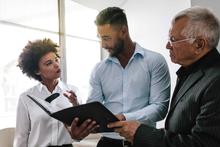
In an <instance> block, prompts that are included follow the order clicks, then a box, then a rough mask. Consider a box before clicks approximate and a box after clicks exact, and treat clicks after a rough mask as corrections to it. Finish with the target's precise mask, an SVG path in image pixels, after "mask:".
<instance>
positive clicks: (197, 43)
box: [195, 39, 206, 50]
mask: <svg viewBox="0 0 220 147" xmlns="http://www.w3.org/2000/svg"><path fill="white" fill-rule="evenodd" d="M205 44H206V41H205V40H204V39H196V40H195V47H196V49H199V50H201V49H203V48H205Z"/></svg>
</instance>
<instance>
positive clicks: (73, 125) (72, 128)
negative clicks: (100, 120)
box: [71, 117, 79, 131]
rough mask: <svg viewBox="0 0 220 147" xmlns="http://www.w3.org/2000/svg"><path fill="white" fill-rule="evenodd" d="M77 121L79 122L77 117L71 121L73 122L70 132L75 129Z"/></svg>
mask: <svg viewBox="0 0 220 147" xmlns="http://www.w3.org/2000/svg"><path fill="white" fill-rule="evenodd" d="M78 121H79V118H78V117H76V118H74V119H73V121H72V123H71V131H74V129H75V128H76V127H77V124H78Z"/></svg>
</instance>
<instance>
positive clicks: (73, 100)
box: [63, 90, 79, 106]
mask: <svg viewBox="0 0 220 147" xmlns="http://www.w3.org/2000/svg"><path fill="white" fill-rule="evenodd" d="M63 95H64V96H65V97H67V98H68V100H69V102H70V103H72V104H73V106H77V105H79V102H78V100H77V96H76V94H75V92H73V91H72V90H69V91H68V90H67V91H66V92H64V93H63Z"/></svg>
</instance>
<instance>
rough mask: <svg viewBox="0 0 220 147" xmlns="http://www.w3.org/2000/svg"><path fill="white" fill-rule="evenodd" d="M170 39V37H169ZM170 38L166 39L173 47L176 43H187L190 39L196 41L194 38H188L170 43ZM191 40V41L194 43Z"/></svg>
mask: <svg viewBox="0 0 220 147" xmlns="http://www.w3.org/2000/svg"><path fill="white" fill-rule="evenodd" d="M171 38H172V37H171ZM171 38H169V39H168V42H169V44H170V45H171V46H173V45H175V44H176V43H181V42H184V41H189V40H191V39H194V40H195V39H196V38H193V37H190V38H184V39H180V40H177V41H172V40H171ZM194 40H193V41H194Z"/></svg>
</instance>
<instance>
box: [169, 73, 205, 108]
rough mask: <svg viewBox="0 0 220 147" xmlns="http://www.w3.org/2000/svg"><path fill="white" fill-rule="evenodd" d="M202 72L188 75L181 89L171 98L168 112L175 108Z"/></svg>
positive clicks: (200, 76)
mask: <svg viewBox="0 0 220 147" xmlns="http://www.w3.org/2000/svg"><path fill="white" fill-rule="evenodd" d="M202 76H203V72H202V71H201V70H199V71H198V72H196V73H193V74H190V75H189V77H188V78H187V79H186V81H185V82H184V83H183V85H182V87H181V88H180V89H179V91H178V92H177V94H176V96H175V97H172V102H171V106H170V111H171V110H172V109H173V108H174V107H175V106H176V104H177V103H178V102H179V101H180V100H181V99H182V97H183V95H184V94H185V93H186V92H187V91H188V90H189V89H190V88H191V87H192V86H193V85H194V84H196V82H197V81H198V80H199V79H201V78H202Z"/></svg>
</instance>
